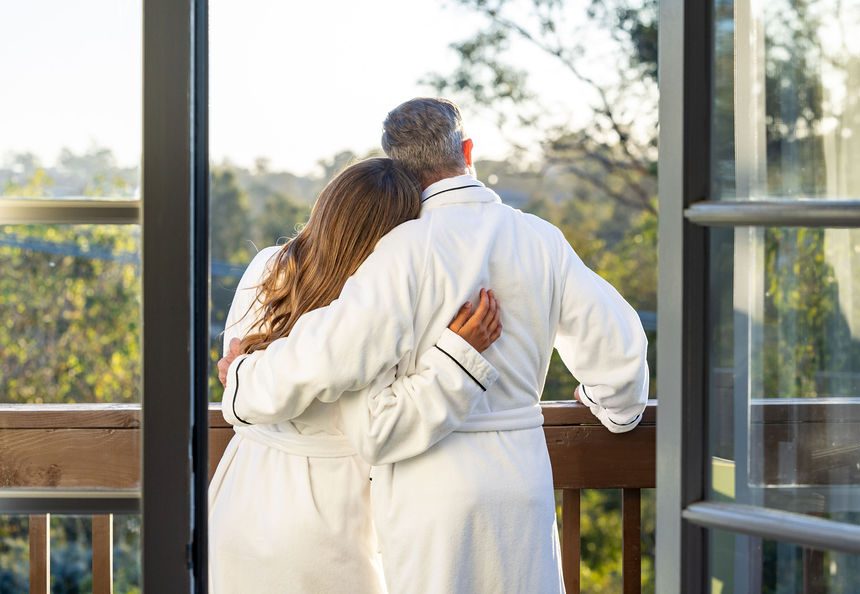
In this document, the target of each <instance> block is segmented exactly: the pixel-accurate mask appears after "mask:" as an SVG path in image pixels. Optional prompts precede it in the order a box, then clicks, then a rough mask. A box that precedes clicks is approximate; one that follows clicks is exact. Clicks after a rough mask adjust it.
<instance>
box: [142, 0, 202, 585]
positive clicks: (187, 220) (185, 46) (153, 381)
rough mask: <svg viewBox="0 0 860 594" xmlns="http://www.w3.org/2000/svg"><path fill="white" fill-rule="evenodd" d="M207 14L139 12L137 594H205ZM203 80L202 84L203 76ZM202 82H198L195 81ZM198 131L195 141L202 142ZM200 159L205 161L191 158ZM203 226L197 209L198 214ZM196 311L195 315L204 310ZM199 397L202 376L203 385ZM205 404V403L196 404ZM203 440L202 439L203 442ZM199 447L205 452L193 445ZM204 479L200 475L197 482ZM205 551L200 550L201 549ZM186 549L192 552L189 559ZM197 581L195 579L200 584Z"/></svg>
mask: <svg viewBox="0 0 860 594" xmlns="http://www.w3.org/2000/svg"><path fill="white" fill-rule="evenodd" d="M205 26H206V25H205V2H201V1H199V0H145V2H144V7H143V198H142V225H143V227H142V236H143V242H142V243H143V245H142V248H143V387H144V389H143V395H144V396H143V477H142V492H143V503H142V510H143V534H142V554H143V589H144V591H146V592H171V593H173V592H176V593H179V592H195V591H201V590H202V589H204V588H205V567H204V568H203V569H201V567H200V565H199V564H200V563H202V560H203V559H204V558H205V520H204V521H202V522H201V520H200V518H201V517H203V518H205V505H206V493H205V489H201V488H200V485H201V484H202V481H203V480H205V479H199V478H198V477H199V475H200V474H201V473H200V464H201V463H202V464H203V466H202V468H204V469H205V464H206V459H205V446H204V447H201V446H200V444H201V443H203V444H205V439H206V437H205V430H206V427H205V422H204V423H202V424H201V423H200V422H199V421H197V420H196V419H197V417H199V416H200V413H199V410H198V409H199V408H200V403H199V399H200V397H201V393H203V394H205V387H202V386H201V370H200V364H199V361H200V354H199V349H201V348H203V349H205V343H204V344H202V345H201V344H199V340H200V331H199V328H200V325H199V320H198V317H199V316H205V306H206V303H207V302H206V300H205V299H201V289H200V286H199V284H200V280H199V279H200V275H201V272H200V268H201V266H200V259H201V258H202V259H203V260H205V259H206V252H205V248H204V251H203V253H202V255H201V253H200V252H199V250H200V246H201V245H204V246H205V236H206V229H205V227H201V226H200V217H201V203H202V202H203V201H204V200H205V187H206V185H205V181H202V182H201V176H203V175H205V173H204V172H201V162H202V163H204V165H203V167H205V142H206V135H205V111H206V108H205V94H204V95H203V97H201V96H200V93H201V92H203V93H205V89H203V88H201V87H200V85H201V80H202V81H204V83H205V49H206V47H205V38H204V39H203V40H200V39H199V32H200V30H201V28H203V29H205ZM201 67H202V68H203V70H202V72H201V71H200V68H201ZM201 76H202V78H201ZM201 126H203V128H202V133H201ZM201 150H202V151H204V152H203V155H201V154H200V151H201ZM202 209H203V216H204V217H205V205H203V206H202ZM201 308H202V309H201ZM202 381H203V382H204V383H203V386H205V376H204V378H203V380H202ZM204 398H205V396H204ZM201 433H203V436H202V437H201V435H200V434H201ZM201 440H202V441H201ZM203 474H204V476H205V471H204V473H203ZM201 538H202V539H203V544H202V545H200V539H201ZM195 542H196V543H197V545H198V546H197V547H196V548H195ZM201 572H202V574H204V575H202V574H201Z"/></svg>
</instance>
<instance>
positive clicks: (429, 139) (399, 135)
mask: <svg viewBox="0 0 860 594" xmlns="http://www.w3.org/2000/svg"><path fill="white" fill-rule="evenodd" d="M464 138H465V135H464V133H463V120H462V119H461V117H460V110H459V109H458V108H457V106H456V105H455V104H454V103H453V102H451V101H448V100H447V99H433V98H429V97H419V98H417V99H411V100H409V101H407V102H406V103H401V104H400V105H398V106H397V107H395V108H394V109H393V110H391V111H390V112H389V113H388V117H386V118H385V122H384V123H383V124H382V150H384V151H385V154H386V155H388V156H389V157H391V158H392V159H394V160H395V161H399V162H400V163H401V164H402V165H403V166H404V167H405V168H406V169H408V170H409V171H411V172H412V173H413V174H416V175H418V176H420V177H423V176H426V174H428V173H455V172H462V170H463V169H465V167H466V159H465V157H464V156H463V140H464Z"/></svg>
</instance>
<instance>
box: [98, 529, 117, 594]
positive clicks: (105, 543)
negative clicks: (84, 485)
mask: <svg viewBox="0 0 860 594" xmlns="http://www.w3.org/2000/svg"><path fill="white" fill-rule="evenodd" d="M93 594H113V514H108V515H99V516H93Z"/></svg>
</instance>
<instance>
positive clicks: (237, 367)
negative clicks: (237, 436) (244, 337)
mask: <svg viewBox="0 0 860 594" xmlns="http://www.w3.org/2000/svg"><path fill="white" fill-rule="evenodd" d="M247 360H248V357H245V358H244V359H242V360H241V361H239V364H238V365H236V389H235V390H233V416H234V417H236V419H238V420H239V421H240V422H242V423H245V424H246V425H250V424H251V423H249V422H248V421H246V420H245V419H243V418H242V417H240V416H239V415H238V414H237V413H236V396H238V395H239V369H241V367H242V363H244V362H245V361H247Z"/></svg>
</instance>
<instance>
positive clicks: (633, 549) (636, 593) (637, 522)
mask: <svg viewBox="0 0 860 594" xmlns="http://www.w3.org/2000/svg"><path fill="white" fill-rule="evenodd" d="M621 493H622V501H621V526H622V528H621V531H622V537H621V550H622V555H623V557H622V566H621V572H622V579H623V583H624V594H640V592H641V591H642V544H641V538H642V537H641V531H642V507H641V492H640V490H639V489H622V490H621Z"/></svg>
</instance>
